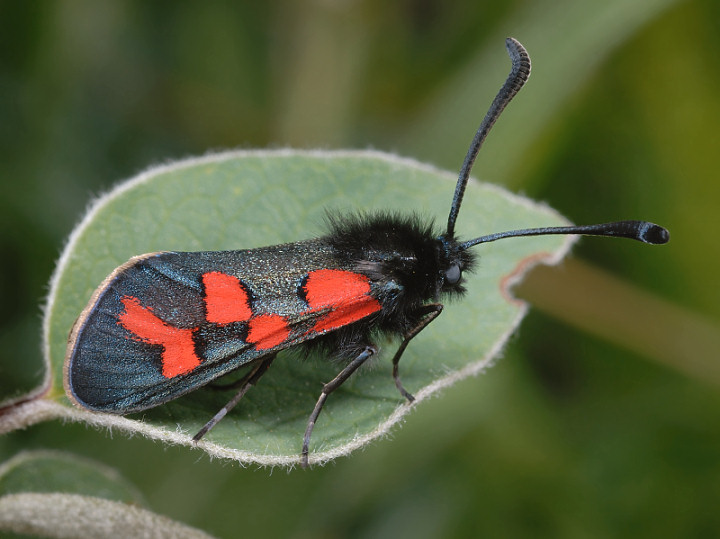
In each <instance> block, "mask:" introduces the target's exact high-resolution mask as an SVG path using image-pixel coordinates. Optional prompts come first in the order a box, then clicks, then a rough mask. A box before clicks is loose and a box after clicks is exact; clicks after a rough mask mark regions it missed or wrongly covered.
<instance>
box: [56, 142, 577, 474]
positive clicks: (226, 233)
mask: <svg viewBox="0 0 720 539" xmlns="http://www.w3.org/2000/svg"><path fill="white" fill-rule="evenodd" d="M454 181H455V175H454V174H448V173H444V172H440V171H437V170H435V169H432V168H430V167H427V166H423V165H420V164H418V163H415V162H413V161H409V160H402V159H399V158H396V157H394V156H390V155H386V154H380V153H377V152H331V153H327V152H295V151H276V152H229V153H223V154H217V155H210V156H207V157H204V158H199V159H192V160H187V161H182V162H179V163H174V164H171V165H168V166H164V167H159V168H155V169H151V170H149V171H147V172H145V173H144V174H141V175H140V176H138V177H136V178H134V179H132V180H130V181H128V182H127V183H124V184H121V185H119V186H118V187H117V188H116V189H115V190H113V191H112V192H111V193H109V194H108V195H106V196H104V197H102V198H100V199H99V200H97V201H96V202H95V204H94V205H93V207H92V208H91V209H90V211H89V213H88V214H87V216H86V217H85V219H84V220H83V221H82V223H81V224H80V225H79V227H78V228H77V229H76V230H75V232H74V233H73V234H72V236H71V238H70V241H69V243H68V245H67V247H66V250H65V252H64V253H63V255H62V258H61V260H60V263H59V265H58V268H57V271H56V274H55V276H54V278H53V282H52V286H51V293H50V297H49V301H48V306H47V309H46V313H45V314H46V320H45V329H46V334H45V339H46V342H45V345H46V350H47V354H48V358H49V361H50V364H51V365H52V367H51V368H52V371H53V374H52V388H51V390H50V391H49V393H48V398H49V399H50V400H52V401H54V402H56V403H58V404H59V405H60V406H61V407H62V412H61V414H62V415H65V416H70V417H73V418H76V419H81V420H84V421H90V422H92V423H94V424H101V425H107V426H116V427H121V428H124V429H127V430H130V431H136V432H141V433H143V434H145V435H148V436H152V437H155V438H160V439H164V440H168V441H172V442H175V443H183V444H187V445H190V444H191V441H190V439H191V436H192V435H193V434H194V433H195V432H196V431H197V430H199V428H200V427H201V426H202V425H203V424H204V423H205V422H206V421H207V420H208V419H210V417H212V415H214V414H215V412H217V411H218V410H219V409H220V408H221V407H222V406H223V405H224V404H225V402H227V400H229V398H230V396H231V395H229V394H226V393H225V392H220V391H215V390H211V389H201V390H198V391H196V392H193V393H191V394H189V395H187V396H185V397H182V398H180V399H177V400H175V401H173V402H170V403H168V404H166V405H163V406H160V407H158V408H155V409H152V410H149V411H146V412H144V413H142V414H136V415H134V416H133V419H132V420H128V419H125V418H121V417H118V416H112V415H106V414H96V413H90V412H86V411H80V410H77V409H75V408H73V407H72V405H71V404H70V402H69V400H68V399H67V397H66V396H65V395H64V393H63V391H62V364H63V360H64V356H65V347H66V339H67V335H68V332H69V330H70V328H71V327H72V324H73V322H74V320H75V318H76V317H77V316H78V314H79V313H80V311H81V310H82V309H83V308H84V307H85V304H86V303H87V301H88V299H89V298H90V295H91V294H92V292H93V290H94V289H95V287H96V286H97V285H98V284H99V283H100V282H102V280H103V279H104V278H105V276H107V275H108V274H109V273H110V272H111V271H112V270H113V269H114V268H115V267H116V266H118V265H119V264H121V263H123V262H125V261H126V260H127V259H129V258H130V257H131V256H133V255H137V254H141V253H146V252H152V251H158V250H178V251H192V250H222V249H239V248H251V247H260V246H264V245H272V244H278V243H283V242H289V241H293V240H300V239H305V238H308V237H312V236H315V235H319V234H322V233H323V227H322V221H323V216H324V212H325V209H326V208H329V209H331V210H337V211H341V212H346V211H361V210H363V211H364V210H380V209H389V210H402V211H405V212H408V211H415V212H419V213H420V214H421V215H423V216H425V217H427V218H429V219H432V218H434V219H436V221H437V222H438V224H439V225H443V224H444V222H445V220H446V218H447V212H448V210H449V203H450V199H451V196H452V192H453V187H454ZM563 222H564V220H563V219H562V218H561V217H560V216H558V215H557V214H556V213H555V212H553V211H552V210H549V209H547V208H545V207H541V206H538V205H535V204H532V203H531V202H529V201H527V200H525V199H522V198H519V197H516V196H513V195H511V194H509V193H506V192H503V191H502V190H500V189H498V188H497V187H494V186H488V185H479V184H477V183H471V184H470V185H469V187H468V190H467V193H466V196H465V202H464V206H463V209H462V211H461V212H460V218H459V220H458V225H457V230H458V231H459V233H460V234H462V235H463V236H464V237H468V238H469V237H475V236H478V235H481V234H485V233H489V232H494V231H501V230H507V229H511V228H522V227H532V226H545V225H556V224H560V223H563ZM439 228H440V227H439ZM569 243H570V240H569V239H567V238H558V237H537V238H518V239H513V240H508V241H504V242H498V243H493V244H488V245H484V246H482V247H481V248H478V250H479V251H480V253H479V254H481V259H480V264H479V269H478V271H477V272H476V273H475V274H474V275H471V276H469V279H468V285H467V287H468V290H469V293H468V295H467V297H466V298H465V299H464V301H461V302H457V304H452V305H449V306H448V307H447V308H446V309H445V311H444V312H443V314H442V316H440V317H439V318H438V320H436V321H435V322H434V323H433V324H431V325H430V326H429V327H428V329H426V330H425V331H423V332H422V334H421V335H420V336H419V337H418V338H416V339H415V340H413V342H412V343H411V345H410V346H409V347H408V350H407V352H406V354H405V355H404V356H403V360H402V362H401V364H400V369H401V377H402V380H403V383H404V384H405V387H406V388H408V389H409V390H410V391H411V392H413V393H414V394H415V396H416V397H417V400H416V402H415V404H413V405H409V404H407V403H405V402H404V400H403V399H402V397H401V396H400V395H399V393H398V392H397V390H396V388H395V386H394V383H393V380H392V377H391V366H390V363H389V358H390V357H392V352H393V351H394V349H395V347H396V346H397V343H391V342H382V343H378V344H380V345H381V347H382V349H383V351H382V353H381V354H380V357H379V358H378V359H377V360H376V361H374V366H371V367H369V368H363V369H361V371H360V372H359V373H357V374H356V375H355V376H353V377H352V378H351V379H350V380H349V381H348V382H347V383H346V384H344V385H343V387H342V388H341V389H340V390H338V391H337V392H335V393H333V394H332V395H331V396H330V398H329V399H328V403H327V404H326V406H325V408H324V410H323V413H322V415H321V416H320V419H319V421H318V424H317V426H316V428H315V431H314V433H313V438H312V441H311V448H310V449H311V455H310V460H311V462H323V461H326V460H328V459H331V458H334V457H337V456H339V455H343V454H347V453H348V452H349V451H351V450H352V449H354V448H357V447H360V446H362V445H363V444H365V443H367V442H368V441H369V440H371V439H374V438H376V437H378V436H381V435H382V434H384V433H385V432H387V430H388V429H389V428H390V426H391V425H392V424H393V423H395V422H397V421H398V420H399V419H400V418H401V417H402V415H404V414H405V413H406V412H407V411H408V410H410V409H411V408H413V407H414V406H416V405H417V404H418V403H419V402H421V401H422V400H423V399H424V398H426V397H428V396H429V395H430V394H432V393H434V392H435V391H437V390H438V389H440V388H441V387H444V386H447V385H449V384H451V383H452V382H454V381H456V380H458V379H460V378H462V377H465V376H468V375H470V374H475V373H477V372H479V371H480V370H482V369H483V368H484V367H485V366H487V364H488V363H489V362H490V361H491V360H492V359H493V357H495V356H496V355H497V353H498V352H499V350H500V349H501V347H502V344H503V343H504V342H505V340H506V339H507V337H508V336H509V334H510V333H511V332H512V331H513V329H514V328H515V327H516V325H517V324H518V323H519V320H520V318H521V317H522V314H523V313H524V306H523V305H522V304H520V303H518V302H513V301H511V300H510V299H509V297H508V295H507V292H506V291H503V287H504V286H506V285H507V283H508V280H507V278H508V276H511V275H513V274H516V273H517V272H518V268H520V267H522V266H523V265H524V263H525V262H527V261H528V260H534V261H535V260H537V257H538V255H540V254H545V255H547V256H549V253H553V252H556V253H557V252H561V251H562V252H564V250H565V249H566V247H567V246H568V245H569ZM340 368H341V366H340V365H338V364H337V363H336V362H333V361H328V360H327V358H317V357H311V358H310V359H309V360H307V361H304V360H300V359H298V357H297V354H293V353H286V354H281V355H280V356H279V357H278V359H277V360H276V361H275V363H274V364H273V367H272V369H271V370H270V372H269V373H268V374H267V375H266V376H265V377H263V379H262V381H261V382H260V383H259V384H258V386H257V387H254V388H253V389H252V390H251V391H249V392H248V394H247V395H246V396H245V397H244V398H243V400H242V401H241V403H240V404H239V405H238V406H237V407H236V408H235V409H234V410H233V411H232V412H231V413H230V414H229V415H228V417H226V418H225V419H223V420H222V421H221V422H220V423H219V424H218V425H217V426H216V427H215V428H214V429H213V430H212V431H211V432H210V433H209V434H208V435H207V436H206V437H205V438H204V439H203V441H201V442H200V444H199V445H200V446H201V447H203V448H204V449H205V450H206V451H208V452H209V453H211V454H213V455H218V456H223V457H229V458H234V459H238V460H240V461H244V462H255V463H260V464H268V465H292V464H295V463H297V462H298V461H299V459H298V455H299V452H300V448H301V443H302V434H303V432H304V430H305V426H306V422H307V418H308V415H309V413H310V411H311V410H312V408H313V406H314V404H315V401H316V400H317V398H318V396H319V394H320V389H321V387H322V384H323V383H324V382H327V381H329V380H330V379H332V378H333V377H334V376H335V375H336V374H337V373H338V372H339V370H340Z"/></svg>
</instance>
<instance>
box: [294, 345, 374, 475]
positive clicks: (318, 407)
mask: <svg viewBox="0 0 720 539" xmlns="http://www.w3.org/2000/svg"><path fill="white" fill-rule="evenodd" d="M375 354H377V348H375V347H374V346H366V347H365V350H363V351H362V352H360V355H358V356H357V357H356V358H355V359H353V360H352V361H351V362H350V363H349V364H348V365H347V367H345V368H344V369H343V370H342V371H341V372H340V374H338V375H337V376H336V377H335V378H334V379H333V380H332V381H331V382H328V383H327V384H325V385H324V386H323V389H322V393H321V394H320V398H319V399H318V401H317V403H316V404H315V409H314V410H313V412H312V414H310V418H309V419H308V424H307V428H306V429H305V436H304V437H303V447H302V460H301V462H300V465H301V466H302V467H303V468H307V465H308V449H309V447H310V435H311V434H312V431H313V428H315V422H316V421H317V418H318V416H319V415H320V412H321V411H322V409H323V406H324V405H325V401H326V400H327V398H328V395H330V393H332V392H333V391H335V390H336V389H337V388H339V387H340V386H341V385H343V383H344V382H345V381H346V380H347V379H348V378H350V376H352V374H353V373H354V372H355V371H356V370H357V369H358V367H360V365H362V364H363V363H365V361H367V360H368V358H370V357H372V356H374V355H375Z"/></svg>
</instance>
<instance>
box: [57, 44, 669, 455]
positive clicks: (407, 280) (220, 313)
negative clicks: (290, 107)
mask: <svg viewBox="0 0 720 539" xmlns="http://www.w3.org/2000/svg"><path fill="white" fill-rule="evenodd" d="M506 46H507V49H508V52H509V54H510V58H511V60H512V64H513V67H512V71H511V73H510V76H509V77H508V79H507V81H506V82H505V84H504V85H503V87H502V88H501V89H500V91H499V93H498V95H497V97H496V98H495V100H494V101H493V104H492V106H491V107H490V110H489V111H488V113H487V115H486V116H485V118H484V120H483V122H482V124H481V125H480V128H479V129H478V131H477V133H476V135H475V137H474V139H473V141H472V143H471V145H470V148H469V150H468V153H467V156H466V158H465V161H464V163H463V166H462V168H461V171H460V176H459V178H458V182H457V186H456V189H455V194H454V197H453V201H452V205H451V209H450V215H449V217H448V224H447V227H446V229H445V230H444V231H442V232H438V231H436V230H434V229H433V226H432V225H431V224H428V223H426V222H424V221H423V220H422V219H420V218H418V217H415V216H412V215H411V216H403V215H397V214H389V213H375V214H364V215H356V216H349V217H337V216H331V217H329V218H328V224H329V228H330V230H329V233H328V234H327V235H326V236H324V237H321V238H317V239H312V240H307V241H300V242H296V243H290V244H285V245H278V246H273V247H265V248H260V249H251V250H240V251H223V252H210V251H206V252H194V253H182V252H161V253H151V254H147V255H141V256H138V257H135V258H133V259H131V260H129V261H128V262H127V263H125V264H123V265H122V266H120V267H119V268H117V269H116V270H115V271H114V272H113V273H112V274H111V275H110V276H109V277H108V278H107V279H106V280H105V281H104V282H103V283H102V284H101V285H100V287H99V288H98V289H97V290H96V291H95V293H94V294H93V296H92V298H91V299H90V302H89V304H88V306H87V307H86V308H85V309H84V310H83V312H82V313H81V315H80V317H79V318H78V320H77V321H76V323H75V325H74V327H73V329H72V331H71V334H70V338H69V342H68V348H67V356H66V361H65V387H66V392H67V394H68V395H69V396H70V398H71V399H72V400H73V402H74V403H76V404H77V405H79V406H82V407H84V408H88V409H91V410H96V411H102V412H113V413H120V414H125V413H130V412H135V411H140V410H144V409H147V408H151V407H154V406H158V405H160V404H163V403H165V402H168V401H170V400H172V399H175V398H177V397H179V396H180V395H183V394H185V393H187V392H189V391H192V390H194V389H197V388H198V387H201V386H203V385H205V384H207V383H208V382H210V381H212V380H215V379H216V378H218V377H220V376H223V375H225V374H227V373H228V372H231V371H233V370H235V369H237V368H239V367H243V366H247V367H248V372H247V374H246V375H245V376H244V377H243V378H242V379H241V380H240V381H239V382H238V384H237V389H238V390H237V393H236V394H235V396H234V397H233V398H232V399H231V400H230V401H229V402H228V404H227V405H226V406H224V407H223V408H222V409H221V410H220V411H219V412H218V413H217V414H216V415H215V416H214V417H213V418H212V419H211V420H210V421H209V422H208V423H207V424H206V425H205V426H204V427H203V428H202V429H201V430H200V431H199V432H198V433H197V434H196V435H195V437H194V438H193V439H194V440H195V441H197V440H200V438H202V437H203V436H204V435H205V434H206V433H207V432H208V431H209V430H210V429H211V428H212V427H213V426H214V425H215V424H216V423H217V422H218V421H220V420H221V419H222V418H223V417H224V416H225V415H226V414H227V412H228V411H229V410H231V409H232V408H233V407H234V406H235V405H236V404H237V403H238V402H239V401H240V399H241V398H242V396H243V395H244V394H245V393H246V392H247V391H248V389H249V388H250V387H251V386H253V385H255V384H256V383H257V382H258V380H259V379H260V378H261V376H262V375H263V374H264V373H265V372H266V371H267V369H268V367H269V366H270V365H271V363H272V362H273V360H274V359H275V357H276V355H277V354H278V352H280V351H282V350H285V349H288V348H291V347H302V348H305V349H308V350H309V349H313V348H320V349H322V350H323V352H324V353H325V354H326V355H327V356H328V357H330V358H334V359H342V360H344V365H345V366H344V368H343V369H342V370H341V372H340V373H339V374H338V375H337V376H336V377H335V378H334V379H333V380H332V381H330V382H328V383H327V384H325V386H324V387H323V389H322V392H321V394H320V397H319V399H318V401H317V404H316V405H315V408H314V409H313V411H312V412H311V414H310V417H309V419H308V423H307V428H306V430H305V434H304V437H303V442H302V448H301V457H300V458H301V460H300V462H301V464H302V465H303V466H306V465H307V464H308V458H309V446H310V436H311V434H312V431H313V428H314V425H315V422H316V420H317V419H318V417H319V414H320V412H321V410H322V408H323V406H324V404H325V401H326V399H327V397H328V396H329V395H330V394H331V393H332V392H333V391H334V390H335V389H337V388H338V387H340V386H341V385H342V384H343V383H344V382H345V381H346V380H347V379H348V378H349V377H350V376H351V375H352V374H353V373H354V372H355V371H356V370H357V369H358V368H359V367H360V366H361V365H362V364H363V363H365V362H366V361H367V360H368V359H369V358H371V357H372V356H374V355H375V354H377V348H376V346H375V344H374V342H375V338H377V336H378V335H386V336H391V337H397V338H399V339H401V344H400V346H399V348H398V350H397V352H396V353H395V355H394V357H393V359H392V363H393V371H392V374H393V378H394V381H395V384H396V386H397V388H398V390H399V391H400V393H401V394H402V395H403V396H404V397H405V398H406V399H408V400H413V397H412V395H411V394H410V393H409V392H408V391H407V390H406V389H405V388H404V387H403V385H402V383H401V382H400V378H399V372H398V364H399V361H400V358H401V357H402V354H403V352H404V350H405V348H406V347H407V345H408V343H409V342H410V341H411V340H412V339H413V338H414V337H415V336H416V335H417V334H418V333H419V332H420V331H422V330H423V329H424V328H425V327H426V326H427V325H428V324H429V323H430V322H432V321H433V320H434V319H435V318H436V317H437V316H439V315H440V313H441V312H442V309H443V305H442V303H441V301H442V300H444V299H445V298H447V297H449V296H452V295H455V296H461V295H462V294H464V293H465V289H464V287H463V273H464V272H467V271H471V270H472V269H473V265H474V260H475V259H474V254H473V253H472V252H471V251H469V249H470V247H473V246H475V245H478V244H481V243H487V242H491V241H496V240H499V239H504V238H510V237H518V236H532V235H546V234H586V235H598V236H620V237H626V238H630V239H635V240H638V241H642V242H644V243H651V244H661V243H666V242H667V241H668V239H669V234H668V232H667V230H665V229H664V228H662V227H660V226H658V225H654V224H652V223H648V222H645V221H621V222H616V223H606V224H599V225H589V226H567V227H548V228H536V229H523V230H511V231H507V232H500V233H496V234H491V235H487V236H481V237H478V238H475V239H472V240H469V241H460V240H458V239H457V238H456V236H455V221H456V219H457V215H458V212H459V209H460V206H461V203H462V198H463V194H464V191H465V186H466V184H467V181H468V179H469V175H470V170H471V168H472V165H473V163H474V161H475V158H476V156H477V154H478V151H479V149H480V147H481V145H482V143H483V141H484V140H485V137H486V136H487V134H488V132H489V131H490V128H491V127H492V125H493V124H494V122H495V120H496V119H497V118H498V117H499V115H500V113H501V112H502V110H503V109H504V108H505V106H506V105H507V104H508V103H509V102H510V100H511V99H512V98H513V97H514V96H515V94H516V93H517V92H518V91H519V90H520V88H521V87H522V86H523V84H524V83H525V81H526V80H527V78H528V76H529V74H530V58H529V56H528V54H527V52H526V51H525V49H524V48H523V47H522V45H520V43H518V42H517V41H516V40H514V39H512V38H510V39H508V40H507V42H506Z"/></svg>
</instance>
